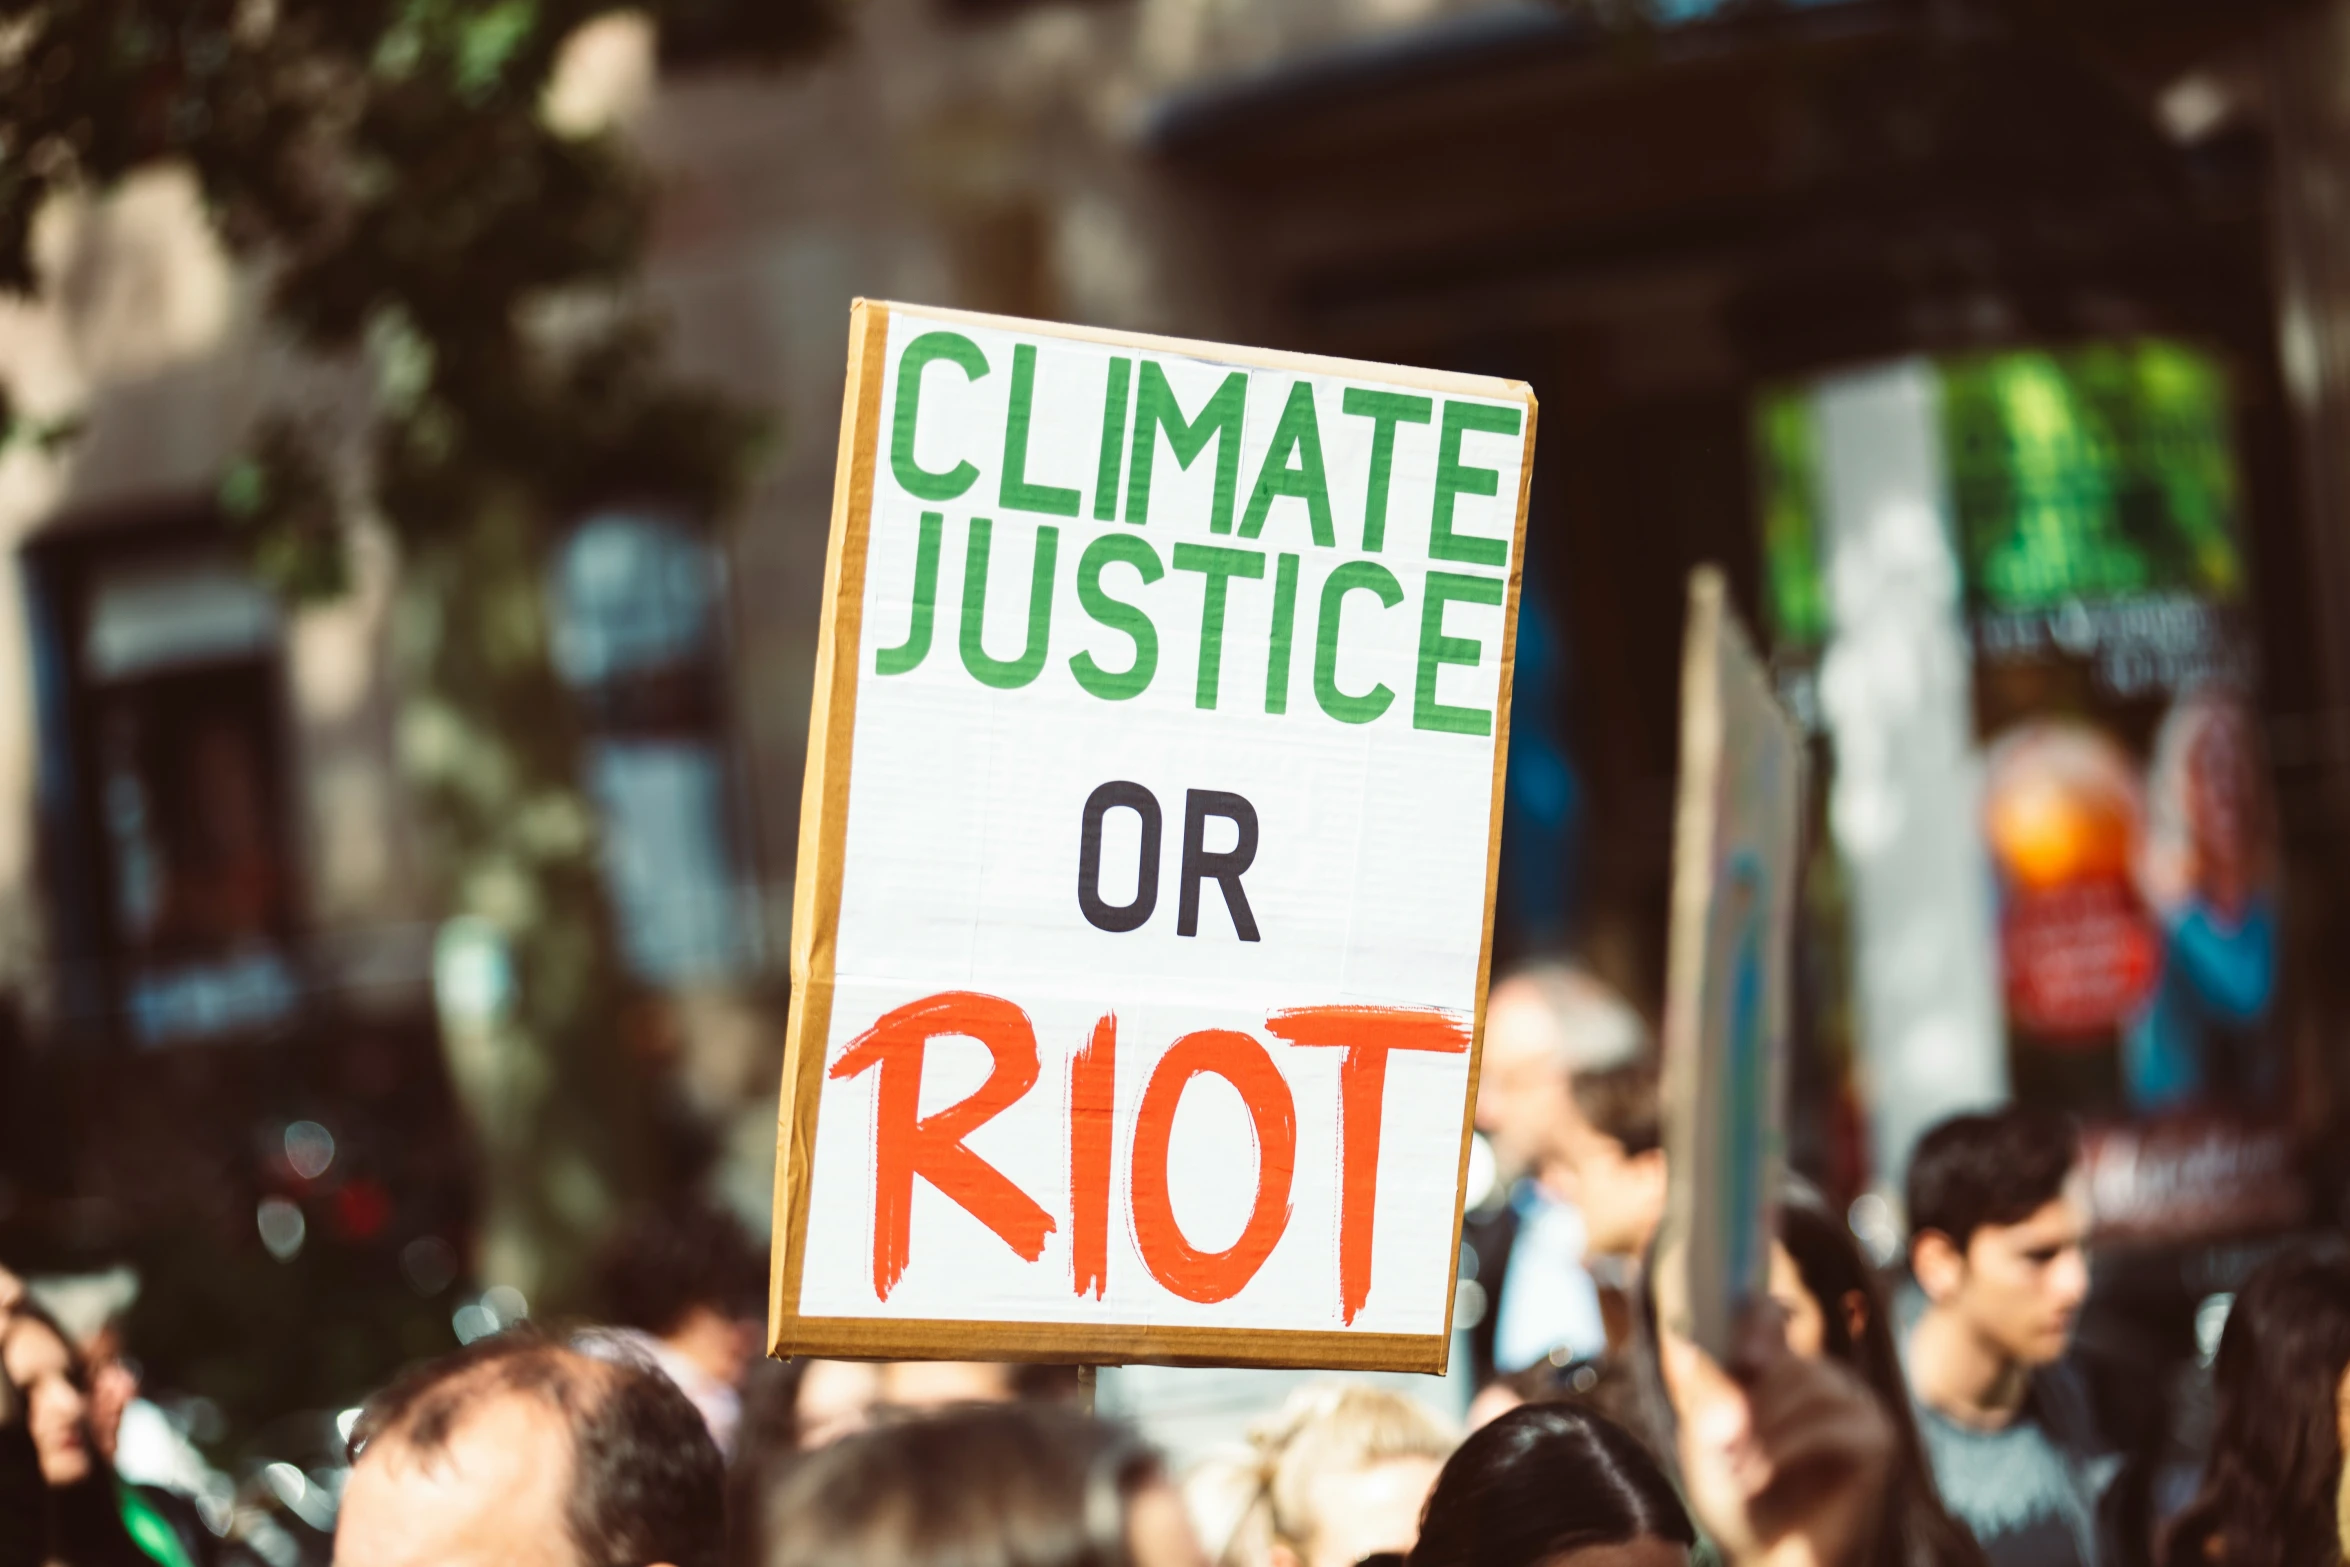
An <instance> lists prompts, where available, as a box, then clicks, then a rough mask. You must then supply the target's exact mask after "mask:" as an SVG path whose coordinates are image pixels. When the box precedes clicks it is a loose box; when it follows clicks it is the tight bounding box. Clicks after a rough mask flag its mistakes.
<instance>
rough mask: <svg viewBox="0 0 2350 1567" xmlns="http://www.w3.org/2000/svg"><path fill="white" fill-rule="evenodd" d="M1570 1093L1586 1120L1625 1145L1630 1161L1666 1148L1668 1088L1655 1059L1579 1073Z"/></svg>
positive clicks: (1645, 1056)
mask: <svg viewBox="0 0 2350 1567" xmlns="http://www.w3.org/2000/svg"><path fill="white" fill-rule="evenodd" d="M1569 1091H1570V1092H1571V1093H1572V1094H1573V1095H1574V1099H1575V1108H1576V1109H1577V1110H1580V1111H1581V1112H1582V1113H1583V1119H1584V1120H1586V1121H1588V1122H1590V1123H1591V1125H1592V1128H1593V1129H1594V1130H1596V1131H1598V1132H1600V1133H1602V1134H1604V1135H1605V1136H1608V1137H1612V1138H1614V1139H1615V1140H1616V1141H1617V1142H1619V1143H1622V1144H1623V1145H1624V1155H1625V1157H1626V1158H1630V1157H1632V1156H1633V1155H1635V1154H1644V1153H1647V1152H1649V1151H1651V1150H1652V1149H1656V1148H1661V1147H1663V1146H1664V1141H1665V1119H1664V1085H1663V1080H1662V1072H1661V1069H1660V1068H1659V1066H1658V1064H1657V1060H1656V1057H1655V1056H1654V1055H1643V1056H1641V1057H1639V1058H1638V1059H1637V1060H1632V1061H1627V1062H1625V1063H1624V1064H1623V1065H1622V1066H1615V1067H1609V1068H1608V1069H1606V1070H1605V1071H1601V1072H1577V1073H1576V1074H1575V1076H1574V1078H1573V1080H1572V1082H1571V1084H1570V1085H1569Z"/></svg>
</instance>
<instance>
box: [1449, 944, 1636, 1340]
mask: <svg viewBox="0 0 2350 1567" xmlns="http://www.w3.org/2000/svg"><path fill="white" fill-rule="evenodd" d="M1651 1054H1653V1049H1652V1046H1651V1044H1650V1038H1649V1033H1648V1027H1647V1025H1646V1024H1645V1023H1644V1022H1643V1021H1642V1020H1641V1017H1640V1014H1639V1013H1637V1012H1635V1011H1634V1010H1633V1009H1632V1008H1631V1006H1630V1005H1629V1004H1628V1003H1626V1002H1625V1000H1624V999H1623V998H1622V997H1621V996H1619V995H1617V994H1616V993H1615V992H1614V991H1613V990H1611V989H1609V988H1608V987H1607V986H1606V985H1605V984H1604V983H1602V982H1601V981H1600V980H1598V979H1596V978H1595V977H1593V976H1592V975H1591V974H1589V973H1588V972H1586V971H1585V970H1583V969H1580V968H1577V967H1574V966H1573V965H1571V964H1566V963H1561V962H1558V961H1556V960H1544V961H1540V962H1536V963H1532V964H1528V965H1527V966H1525V967H1523V968H1520V969H1518V970H1516V971H1515V972H1513V973H1511V974H1509V975H1507V976H1506V977H1504V978H1503V979H1501V980H1500V981H1498V982H1497V983H1496V984H1495V985H1494V987H1493V993H1492V995H1491V996H1490V997H1489V998H1488V999H1487V1002H1486V1006H1485V1047H1484V1055H1483V1059H1482V1065H1481V1067H1480V1069H1479V1073H1478V1079H1477V1127H1478V1130H1479V1131H1481V1132H1483V1133H1484V1134H1485V1137H1486V1140H1487V1142H1488V1143H1489V1144H1490V1145H1491V1147H1492V1149H1493V1154H1494V1162H1495V1165H1496V1170H1495V1177H1496V1178H1495V1183H1494V1184H1495V1192H1496V1200H1495V1201H1493V1202H1491V1203H1489V1204H1487V1205H1486V1206H1484V1207H1483V1208H1481V1209H1480V1210H1479V1211H1478V1212H1477V1213H1475V1214H1474V1215H1472V1216H1471V1217H1470V1220H1469V1222H1468V1225H1467V1228H1466V1231H1465V1234H1464V1237H1463V1238H1464V1240H1466V1242H1467V1243H1468V1252H1469V1255H1468V1256H1465V1257H1464V1258H1463V1259H1462V1260H1463V1263H1464V1267H1465V1271H1464V1277H1466V1278H1471V1279H1473V1280H1474V1281H1475V1282H1476V1284H1477V1285H1478V1286H1479V1287H1480V1288H1482V1289H1483V1290H1484V1291H1485V1297H1486V1302H1485V1303H1486V1310H1485V1311H1484V1313H1483V1315H1482V1316H1480V1317H1479V1318H1478V1319H1477V1320H1476V1321H1474V1322H1473V1324H1472V1325H1471V1326H1470V1329H1469V1342H1470V1349H1471V1352H1472V1355H1473V1356H1474V1359H1475V1361H1476V1367H1475V1369H1476V1372H1477V1377H1478V1380H1479V1381H1481V1382H1482V1381H1485V1380H1487V1379H1489V1378H1491V1377H1492V1376H1493V1375H1494V1374H1495V1373H1496V1372H1513V1371H1519V1370H1522V1369H1524V1368H1526V1367H1528V1366H1531V1365H1534V1364H1536V1363H1537V1362H1540V1361H1542V1360H1543V1359H1544V1358H1545V1357H1549V1358H1551V1359H1554V1360H1560V1361H1562V1362H1563V1361H1571V1360H1577V1359H1588V1358H1591V1357H1593V1356H1597V1355H1599V1354H1602V1353H1603V1352H1604V1351H1605V1350H1606V1348H1607V1342H1608V1335H1607V1329H1606V1324H1605V1320H1604V1318H1603V1316H1602V1314H1601V1308H1600V1299H1599V1292H1598V1290H1597V1288H1596V1287H1595V1286H1594V1284H1593V1283H1592V1279H1591V1275H1590V1273H1589V1272H1588V1271H1586V1269H1585V1268H1584V1266H1583V1253H1584V1226H1583V1218H1582V1215H1581V1214H1579V1213H1578V1212H1577V1211H1576V1208H1575V1204H1574V1202H1573V1201H1572V1200H1571V1199H1570V1197H1569V1195H1568V1190H1567V1189H1568V1187H1569V1186H1570V1185H1571V1181H1570V1178H1569V1176H1568V1174H1567V1171H1566V1167H1565V1165H1564V1163H1563V1162H1562V1137H1563V1134H1564V1130H1565V1128H1566V1126H1567V1125H1568V1124H1569V1123H1570V1122H1571V1121H1572V1120H1573V1119H1574V1115H1575V1109H1574V1102H1573V1098H1572V1095H1573V1091H1574V1084H1575V1082H1576V1080H1577V1079H1578V1078H1579V1077H1580V1076H1581V1075H1582V1074H1585V1073H1592V1072H1606V1071H1610V1070H1612V1069H1614V1068H1616V1067H1620V1066H1622V1065H1624V1064H1626V1063H1627V1062H1632V1061H1636V1060H1639V1059H1642V1058H1644V1057H1646V1056H1649V1055H1651Z"/></svg>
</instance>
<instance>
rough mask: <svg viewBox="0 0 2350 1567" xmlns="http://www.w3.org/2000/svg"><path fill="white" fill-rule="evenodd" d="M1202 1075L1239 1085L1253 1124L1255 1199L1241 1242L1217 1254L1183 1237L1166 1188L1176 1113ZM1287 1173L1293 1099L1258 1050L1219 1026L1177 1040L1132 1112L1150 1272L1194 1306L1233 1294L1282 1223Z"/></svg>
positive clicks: (1140, 1227)
mask: <svg viewBox="0 0 2350 1567" xmlns="http://www.w3.org/2000/svg"><path fill="white" fill-rule="evenodd" d="M1202 1072H1212V1073H1214V1074H1215V1075H1216V1076H1218V1077H1220V1078H1222V1079H1224V1081H1226V1082H1227V1083H1230V1084H1231V1085H1232V1086H1233V1087H1234V1088H1235V1089H1236V1090H1238V1091H1239V1093H1240V1102H1241V1103H1242V1104H1243V1105H1245V1106H1247V1108H1248V1115H1249V1120H1250V1121H1251V1122H1252V1123H1254V1125H1255V1128H1256V1138H1257V1197H1256V1203H1255V1205H1254V1206H1253V1207H1252V1208H1251V1209H1250V1211H1249V1216H1248V1223H1247V1224H1246V1225H1245V1226H1243V1227H1242V1229H1241V1232H1240V1238H1239V1239H1238V1240H1236V1241H1234V1242H1233V1243H1232V1244H1231V1245H1230V1246H1228V1247H1226V1248H1225V1249H1224V1250H1222V1251H1202V1250H1200V1249H1199V1248H1198V1247H1196V1246H1194V1245H1192V1244H1191V1242H1190V1241H1189V1240H1187V1239H1185V1238H1184V1234H1183V1227H1182V1226H1181V1225H1180V1224H1178V1223H1176V1221H1175V1204H1174V1201H1173V1199H1172V1197H1171V1195H1170V1193H1169V1191H1168V1187H1167V1157H1168V1149H1169V1144H1170V1143H1171V1142H1172V1140H1173V1138H1174V1135H1175V1110H1176V1107H1177V1106H1178V1105H1180V1104H1181V1103H1182V1101H1183V1091H1184V1089H1186V1088H1188V1087H1189V1086H1190V1085H1191V1080H1192V1079H1193V1078H1195V1077H1197V1076H1199V1075H1200V1074H1201V1073H1202ZM1296 1175H1297V1102H1296V1100H1295V1099H1293V1098H1292V1097H1291V1095H1290V1092H1289V1084H1288V1083H1287V1082H1285V1081H1284V1080H1283V1079H1282V1076H1281V1069H1280V1068H1279V1067H1277V1066H1275V1065H1274V1064H1273V1058H1272V1057H1271V1056H1270V1055H1268V1054H1267V1053H1266V1052H1265V1047H1264V1046H1263V1045H1261V1044H1259V1043H1258V1042H1257V1041H1256V1040H1255V1039H1253V1038H1251V1037H1250V1036H1249V1035H1247V1034H1242V1033H1236V1032H1234V1031H1233V1030H1231V1029H1223V1028H1204V1029H1201V1030H1200V1031H1199V1032H1197V1033H1194V1034H1186V1035H1184V1036H1183V1037H1182V1038H1181V1039H1178V1040H1176V1041H1175V1044H1174V1046H1173V1048H1171V1049H1169V1050H1168V1052H1167V1053H1166V1054H1165V1055H1163V1056H1161V1057H1160V1058H1159V1064H1158V1066H1157V1067H1156V1068H1155V1069H1153V1071H1152V1072H1151V1080H1150V1084H1149V1086H1147V1087H1146V1088H1144V1089H1143V1091H1142V1106H1141V1109H1140V1110H1139V1111H1138V1112H1137V1113H1136V1115H1135V1118H1134V1170H1133V1183H1132V1190H1133V1199H1132V1200H1133V1205H1134V1206H1133V1212H1134V1238H1135V1241H1136V1243H1137V1245H1138V1247H1139V1249H1140V1250H1141V1252H1142V1261H1143V1266H1145V1267H1147V1268H1149V1269H1150V1271H1151V1277H1152V1278H1154V1279H1157V1280H1158V1281H1159V1282H1160V1283H1161V1284H1163V1285H1165V1286H1166V1287H1167V1288H1168V1289H1169V1290H1171V1291H1172V1292H1174V1293H1175V1294H1177V1295H1180V1296H1182V1297H1183V1298H1184V1299H1185V1300H1193V1301H1199V1302H1201V1303H1202V1304H1207V1303H1210V1302H1214V1301H1219V1300H1230V1299H1231V1298H1232V1297H1233V1296H1235V1295H1237V1294H1239V1293H1240V1292H1241V1291H1242V1290H1243V1289H1245V1288H1247V1287H1248V1281H1249V1280H1251V1279H1253V1278H1255V1277H1256V1276H1257V1270H1258V1269H1259V1268H1262V1267H1263V1266H1264V1265H1265V1259H1266V1258H1268V1257H1270V1256H1272V1255H1273V1248H1274V1247H1275V1246H1277V1245H1279V1244H1280V1243H1281V1236H1282V1233H1283V1232H1284V1231H1286V1230H1287V1229H1288V1228H1289V1214H1290V1203H1289V1191H1290V1187H1291V1185H1292V1183H1293V1182H1294V1180H1295V1178H1296Z"/></svg>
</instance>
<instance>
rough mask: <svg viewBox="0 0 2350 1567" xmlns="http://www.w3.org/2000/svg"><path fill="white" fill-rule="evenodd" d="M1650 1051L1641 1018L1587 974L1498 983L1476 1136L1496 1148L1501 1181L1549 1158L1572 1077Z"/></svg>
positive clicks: (1561, 967) (1516, 976)
mask: <svg viewBox="0 0 2350 1567" xmlns="http://www.w3.org/2000/svg"><path fill="white" fill-rule="evenodd" d="M1648 1049H1649V1035H1648V1026H1647V1024H1645V1023H1644V1022H1642V1021H1641V1018H1640V1014H1639V1013H1637V1012H1635V1011H1633V1010H1632V1008H1631V1006H1630V1005H1629V1004H1628V1003H1626V1002H1625V1000H1624V999H1623V998H1622V997H1621V996H1619V995H1617V994H1616V993H1615V992H1614V991H1612V990H1610V989H1609V988H1608V987H1607V986H1606V985H1604V984H1602V983H1601V982H1600V981H1599V980H1597V979H1595V978H1593V977H1592V976H1591V975H1590V974H1588V973H1586V972H1584V971H1583V970H1582V969H1579V968H1576V967H1573V966H1571V965H1569V964H1565V963H1560V962H1557V961H1555V960H1550V961H1544V962H1539V963H1533V964H1529V965H1527V966H1526V967H1524V968H1521V969H1518V970H1516V971H1515V972H1513V973H1511V974H1509V975H1507V976H1505V977H1504V978H1503V979H1501V980H1500V981H1498V982H1497V983H1496V984H1495V985H1494V987H1493V993H1492V994H1491V995H1490V996H1489V997H1487V998H1486V1003H1485V1046H1484V1053H1483V1055H1482V1057H1481V1058H1480V1065H1479V1067H1478V1073H1477V1129H1478V1130H1479V1131H1481V1132H1483V1133H1484V1134H1485V1135H1486V1137H1487V1138H1488V1139H1489V1140H1490V1141H1491V1142H1492V1144H1493V1154H1494V1160H1495V1162H1496V1163H1497V1164H1498V1165H1499V1167H1500V1173H1501V1176H1502V1179H1503V1180H1505V1181H1511V1180H1515V1179H1517V1178H1518V1177H1519V1176H1521V1175H1525V1174H1529V1173H1531V1172H1532V1171H1534V1170H1535V1169H1536V1168H1537V1167H1538V1166H1539V1165H1540V1164H1541V1163H1542V1162H1543V1161H1544V1160H1545V1159H1546V1158H1548V1157H1550V1156H1551V1153H1552V1145H1553V1143H1554V1141H1555V1139H1556V1137H1557V1134H1558V1127H1559V1125H1560V1123H1561V1122H1562V1121H1563V1120H1564V1119H1565V1117H1566V1116H1567V1115H1568V1114H1569V1112H1570V1107H1569V1105H1568V1103H1567V1085H1568V1083H1569V1082H1570V1081H1571V1080H1572V1079H1573V1077H1574V1076H1575V1074H1577V1073H1578V1072H1591V1071H1604V1070H1606V1069H1608V1068H1610V1067H1614V1066H1621V1065H1622V1064H1624V1063H1625V1062H1627V1061H1631V1060H1635V1059H1637V1058H1638V1057H1639V1056H1641V1055H1643V1054H1645V1053H1646V1052H1647V1051H1648Z"/></svg>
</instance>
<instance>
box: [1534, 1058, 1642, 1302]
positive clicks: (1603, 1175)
mask: <svg viewBox="0 0 2350 1567" xmlns="http://www.w3.org/2000/svg"><path fill="white" fill-rule="evenodd" d="M1568 1099H1569V1113H1568V1115H1567V1117H1566V1119H1565V1121H1564V1122H1563V1123H1562V1125H1561V1127H1560V1135H1559V1143H1558V1147H1559V1153H1560V1157H1561V1161H1562V1163H1563V1164H1564V1166H1565V1168H1566V1170H1567V1173H1568V1177H1569V1180H1568V1186H1569V1193H1568V1194H1569V1195H1570V1196H1572V1197H1573V1198H1574V1200H1575V1206H1576V1208H1577V1209H1578V1210H1580V1211H1581V1213H1582V1215H1583V1236H1584V1244H1585V1246H1586V1247H1588V1248H1589V1250H1590V1251H1591V1252H1592V1254H1593V1255H1595V1256H1601V1257H1628V1258H1636V1257H1639V1256H1641V1255H1643V1254H1644V1253H1646V1252H1647V1250H1648V1243H1649V1242H1650V1241H1651V1240H1652V1239H1654V1238H1655V1236H1656V1230H1657V1226H1658V1225H1659V1224H1660V1223H1662V1222H1663V1220H1664V1216H1665V1148H1664V1103H1663V1099H1664V1093H1663V1079H1662V1073H1661V1071H1660V1068H1659V1064H1658V1062H1657V1059H1656V1057H1655V1056H1654V1055H1643V1056H1640V1057H1638V1058H1637V1059H1634V1060H1631V1061H1627V1062H1625V1063H1624V1064H1622V1065H1620V1066H1615V1067H1610V1068H1608V1069H1606V1070H1604V1071H1595V1072H1577V1073H1576V1074H1575V1078H1574V1082H1573V1084H1572V1087H1571V1091H1570V1093H1569V1095H1568Z"/></svg>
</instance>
